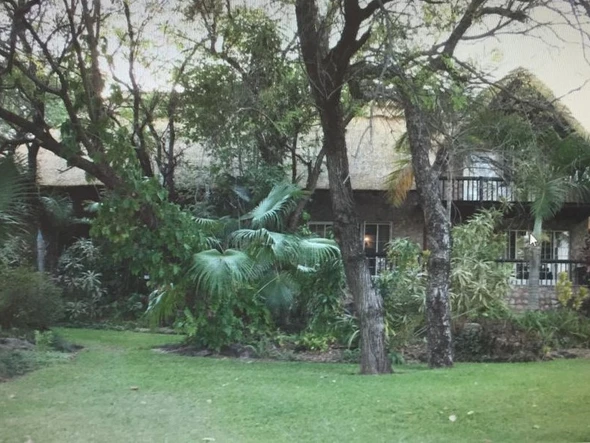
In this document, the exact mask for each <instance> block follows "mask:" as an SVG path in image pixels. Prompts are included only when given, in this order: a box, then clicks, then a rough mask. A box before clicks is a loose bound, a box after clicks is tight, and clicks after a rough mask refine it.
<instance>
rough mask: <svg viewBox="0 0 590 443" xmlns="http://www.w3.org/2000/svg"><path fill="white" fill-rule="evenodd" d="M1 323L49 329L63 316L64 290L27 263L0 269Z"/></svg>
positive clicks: (2, 324)
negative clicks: (25, 265) (17, 266)
mask: <svg viewBox="0 0 590 443" xmlns="http://www.w3.org/2000/svg"><path fill="white" fill-rule="evenodd" d="M0 280H1V281H2V282H3V284H2V286H1V287H0V326H2V328H13V327H16V328H29V329H41V330H43V329H46V328H48V327H49V326H51V325H52V324H54V323H55V322H57V321H59V320H60V319H61V318H62V316H63V300H62V293H61V290H60V289H59V288H58V287H57V286H56V285H55V283H53V281H52V280H51V279H50V278H49V277H48V276H47V275H45V274H41V273H38V272H35V271H33V270H31V269H29V268H26V267H19V268H14V269H5V270H0Z"/></svg>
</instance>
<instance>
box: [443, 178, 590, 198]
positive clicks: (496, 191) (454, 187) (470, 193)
mask: <svg viewBox="0 0 590 443" xmlns="http://www.w3.org/2000/svg"><path fill="white" fill-rule="evenodd" d="M439 192H440V196H441V198H442V199H443V200H447V198H448V197H449V196H450V198H451V200H452V201H464V202H469V201H472V202H497V201H500V200H507V201H516V200H517V197H518V199H520V200H521V201H524V200H528V201H532V200H533V198H532V196H529V197H530V198H528V199H527V198H524V199H523V196H521V195H520V196H518V195H517V191H516V187H515V186H514V184H512V183H509V182H506V181H505V180H504V179H502V178H500V177H453V178H452V179H449V178H448V177H441V178H440V179H439ZM565 201H566V202H567V203H583V202H585V199H583V198H581V197H580V195H577V193H576V192H575V190H572V191H571V192H569V193H568V196H567V197H566V200H565Z"/></svg>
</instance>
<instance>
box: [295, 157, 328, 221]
mask: <svg viewBox="0 0 590 443" xmlns="http://www.w3.org/2000/svg"><path fill="white" fill-rule="evenodd" d="M324 152H325V148H322V149H321V150H320V152H319V153H318V155H317V156H316V158H315V162H314V165H313V167H310V168H309V169H308V176H307V183H306V185H305V191H307V192H306V194H305V196H304V197H303V198H302V199H301V200H299V201H298V202H297V206H296V207H295V209H294V210H293V212H292V213H291V215H290V216H289V222H288V224H287V230H288V231H290V232H295V230H296V229H297V225H298V224H299V220H300V219H301V215H302V214H303V210H304V209H305V206H306V205H307V203H308V202H309V199H310V198H311V196H312V194H313V193H314V191H315V190H316V187H317V185H318V179H319V178H320V173H321V172H322V163H323V161H324V157H325V154H324ZM294 161H295V160H294Z"/></svg>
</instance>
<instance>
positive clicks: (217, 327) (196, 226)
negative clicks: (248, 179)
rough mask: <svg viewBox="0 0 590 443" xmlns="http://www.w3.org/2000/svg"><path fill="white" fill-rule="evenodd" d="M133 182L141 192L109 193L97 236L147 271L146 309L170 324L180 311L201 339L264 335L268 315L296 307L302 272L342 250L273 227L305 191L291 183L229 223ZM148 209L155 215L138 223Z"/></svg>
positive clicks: (151, 185) (216, 342)
mask: <svg viewBox="0 0 590 443" xmlns="http://www.w3.org/2000/svg"><path fill="white" fill-rule="evenodd" d="M135 183H136V186H137V187H138V191H137V192H136V193H134V194H135V195H136V196H137V198H136V199H135V200H133V199H129V198H123V196H120V195H117V194H116V193H113V194H112V195H111V196H110V197H109V198H108V199H107V200H106V201H105V202H104V203H103V205H102V206H101V208H100V211H99V214H98V218H97V220H96V222H95V223H94V225H93V228H92V232H93V234H94V235H96V236H100V237H104V238H106V239H107V240H108V247H109V253H110V254H111V256H112V257H113V259H115V260H116V261H118V262H124V261H126V262H128V264H129V267H130V269H131V271H132V272H134V273H135V274H136V275H141V276H143V275H144V274H147V275H149V286H150V288H151V289H152V294H151V296H150V303H149V307H148V312H149V314H151V315H152V316H153V318H155V319H159V320H164V319H167V318H173V317H174V316H176V315H177V314H178V313H179V312H183V313H184V314H183V315H182V316H181V317H179V318H177V320H178V321H179V323H178V324H179V326H181V328H182V329H183V330H185V331H187V332H188V333H189V336H190V339H191V340H193V341H194V342H197V343H198V344H200V345H203V346H206V347H211V348H214V349H219V348H221V347H222V346H224V345H227V344H231V343H235V342H242V341H244V340H248V339H250V338H251V337H254V338H258V337H259V336H260V335H264V334H266V333H267V332H268V331H269V330H270V326H271V322H270V314H271V313H274V314H275V319H278V318H280V316H281V314H282V313H284V312H289V311H290V310H291V308H292V305H293V300H294V299H295V295H296V294H299V291H300V288H299V284H298V282H297V275H298V272H299V271H298V270H299V269H301V267H305V268H306V269H310V270H311V271H312V272H313V270H314V267H315V266H316V265H319V264H320V263H321V262H323V261H326V260H328V259H333V258H334V257H337V256H338V254H339V251H338V248H337V247H336V245H335V243H334V242H333V241H332V240H326V239H316V238H304V237H301V236H298V235H296V234H286V233H281V232H278V231H275V230H271V229H276V228H280V227H281V224H282V219H283V218H284V217H285V216H286V215H287V214H288V213H289V211H290V208H292V207H293V201H294V200H295V199H297V198H298V197H299V196H300V194H301V191H300V190H299V188H297V187H295V186H293V185H288V184H279V185H277V186H276V187H275V188H273V190H272V191H271V192H270V193H269V195H268V196H267V197H266V198H264V199H262V200H261V201H260V202H259V203H258V205H257V206H255V207H254V209H253V210H252V211H250V212H249V213H247V214H246V215H244V216H243V217H241V219H240V220H237V221H236V220H233V221H232V220H231V219H228V218H221V219H217V220H215V219H202V218H196V217H194V216H192V215H191V214H190V213H188V212H186V211H184V210H182V209H181V208H180V207H179V206H177V205H175V204H172V203H170V202H169V201H168V200H167V198H166V195H165V192H161V191H162V189H161V188H159V187H158V186H157V184H156V183H155V182H153V181H151V180H139V181H136V182H135ZM146 207H149V208H150V214H151V218H150V219H149V220H141V215H142V214H145V208H146ZM138 215H139V218H140V223H139V225H138V224H137V216H138ZM146 224H149V225H151V226H146ZM142 225H143V226H142ZM236 226H237V227H241V229H237V230H236V229H235V227H236ZM185 308H188V309H185Z"/></svg>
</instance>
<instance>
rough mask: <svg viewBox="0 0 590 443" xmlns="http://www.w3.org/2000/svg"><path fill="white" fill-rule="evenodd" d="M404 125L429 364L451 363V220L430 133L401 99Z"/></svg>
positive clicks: (418, 113) (420, 115) (419, 114)
mask: <svg viewBox="0 0 590 443" xmlns="http://www.w3.org/2000/svg"><path fill="white" fill-rule="evenodd" d="M404 101H405V103H404V111H405V116H406V129H407V132H408V137H409V141H410V150H411V153H412V167H413V169H414V177H415V180H416V188H417V190H418V197H419V199H420V204H421V205H422V209H423V211H424V221H425V226H426V242H427V248H428V250H429V251H430V255H429V257H428V267H427V269H428V285H427V289H426V325H427V340H428V364H429V365H430V367H432V368H437V367H445V366H452V365H453V342H452V336H451V307H450V298H449V278H450V271H451V224H450V220H449V218H448V216H447V212H446V210H445V208H444V206H443V204H442V201H441V196H440V194H439V192H440V191H439V173H438V171H437V169H436V168H433V167H432V165H431V163H430V158H429V154H430V152H431V149H432V142H431V139H430V133H429V131H428V127H427V124H426V120H425V117H424V115H423V113H422V112H421V110H420V109H419V108H418V107H417V106H416V105H415V104H413V103H412V102H411V101H410V100H409V99H406V100H404Z"/></svg>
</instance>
